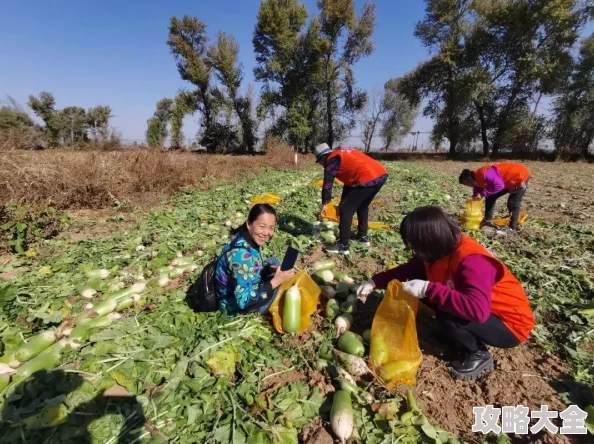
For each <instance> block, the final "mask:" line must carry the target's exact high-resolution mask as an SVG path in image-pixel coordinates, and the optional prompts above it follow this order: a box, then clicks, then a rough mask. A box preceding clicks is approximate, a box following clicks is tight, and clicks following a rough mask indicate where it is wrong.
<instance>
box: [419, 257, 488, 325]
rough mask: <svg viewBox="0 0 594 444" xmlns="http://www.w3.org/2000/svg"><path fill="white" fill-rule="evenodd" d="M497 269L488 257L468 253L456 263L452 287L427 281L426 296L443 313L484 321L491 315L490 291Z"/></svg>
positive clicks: (474, 320)
mask: <svg viewBox="0 0 594 444" xmlns="http://www.w3.org/2000/svg"><path fill="white" fill-rule="evenodd" d="M498 272H499V271H498V269H497V267H496V266H495V264H494V263H493V262H492V261H491V260H490V259H489V258H487V257H485V256H483V255H481V254H472V255H470V256H467V257H466V258H464V260H463V261H462V262H461V263H460V266H459V267H458V271H457V273H456V275H455V276H454V282H453V285H454V288H450V287H449V286H448V285H444V284H440V283H438V282H430V283H429V285H428V286H427V292H426V298H427V300H428V301H429V302H431V303H432V304H435V305H436V306H437V307H438V308H439V309H440V310H443V311H444V312H446V313H449V314H452V315H454V316H458V317H460V318H462V319H466V320H468V321H473V322H481V323H482V322H486V321H487V319H489V316H490V315H491V293H492V291H493V286H494V285H495V282H496V281H497V277H498V276H497V275H498Z"/></svg>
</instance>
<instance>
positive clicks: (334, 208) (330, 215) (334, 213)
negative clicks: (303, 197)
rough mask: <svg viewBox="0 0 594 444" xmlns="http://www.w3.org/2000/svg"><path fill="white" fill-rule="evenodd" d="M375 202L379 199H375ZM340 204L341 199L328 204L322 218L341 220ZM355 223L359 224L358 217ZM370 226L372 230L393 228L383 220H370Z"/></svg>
mask: <svg viewBox="0 0 594 444" xmlns="http://www.w3.org/2000/svg"><path fill="white" fill-rule="evenodd" d="M373 202H379V201H375V200H374V201H373ZM373 202H372V203H373ZM338 205H340V200H333V201H332V202H329V203H328V206H327V207H326V212H325V213H324V214H323V215H322V218H323V219H328V220H331V221H333V222H340V215H339V214H338ZM353 225H357V219H354V220H353ZM368 226H369V228H370V229H371V230H388V231H390V230H391V228H390V226H388V225H386V224H382V223H381V222H369V224H368Z"/></svg>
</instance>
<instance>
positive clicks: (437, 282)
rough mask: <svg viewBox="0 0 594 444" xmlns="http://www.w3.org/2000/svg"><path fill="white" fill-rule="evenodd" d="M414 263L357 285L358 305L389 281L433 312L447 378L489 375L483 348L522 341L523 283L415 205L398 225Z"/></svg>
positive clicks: (527, 320) (525, 316)
mask: <svg viewBox="0 0 594 444" xmlns="http://www.w3.org/2000/svg"><path fill="white" fill-rule="evenodd" d="M400 235H401V236H402V239H403V241H404V244H405V245H406V246H407V248H410V249H411V250H412V252H413V258H412V259H411V260H410V261H409V262H407V263H406V264H403V265H400V266H398V267H396V268H393V269H391V270H387V271H385V272H382V273H379V274H376V275H375V276H373V277H372V278H371V279H370V280H368V281H367V282H365V283H364V284H362V285H360V286H359V288H358V289H357V296H359V299H361V300H362V301H365V299H366V298H367V296H368V295H369V294H371V292H372V291H373V290H374V289H375V288H379V289H385V288H386V287H387V286H388V283H389V282H390V281H392V280H394V279H397V280H399V281H401V282H403V290H404V291H406V292H407V293H409V294H411V295H412V296H414V297H416V298H418V299H422V300H423V302H425V303H426V304H427V305H428V306H429V307H431V308H432V309H434V310H435V313H436V320H437V328H438V334H439V335H440V337H441V338H443V340H446V341H447V342H450V343H451V345H453V346H454V347H455V351H456V352H457V353H456V356H457V357H456V358H455V359H454V360H453V361H452V363H451V367H452V374H453V376H454V377H455V378H457V379H476V378H478V377H479V376H480V375H481V374H482V373H483V372H485V371H490V370H493V368H494V364H493V359H492V358H491V354H490V353H489V351H488V349H487V347H486V345H490V346H493V347H498V348H512V347H516V346H517V345H519V344H520V343H522V342H525V341H526V340H527V339H528V335H529V334H530V332H531V331H532V329H533V328H534V316H533V314H532V310H531V308H530V303H529V301H528V298H527V297H526V294H525V293H524V290H523V288H522V285H521V284H520V282H519V281H518V280H517V279H516V277H515V276H514V275H513V274H512V273H511V272H510V271H509V270H508V268H507V267H506V266H505V265H504V264H503V263H502V262H500V261H499V260H497V259H495V258H494V257H493V255H491V253H489V252H488V251H487V249H486V248H484V247H483V246H481V245H480V244H479V243H478V242H477V241H475V240H474V239H472V238H471V237H469V236H467V235H464V234H461V233H460V229H459V228H458V226H457V225H456V224H455V223H454V222H452V221H451V220H450V219H449V218H448V217H447V216H446V215H445V213H444V212H443V211H442V210H441V209H440V208H437V207H431V206H429V207H422V208H417V209H416V210H414V211H413V212H412V213H410V214H408V215H407V216H406V217H405V218H404V220H403V221H402V223H401V225H400Z"/></svg>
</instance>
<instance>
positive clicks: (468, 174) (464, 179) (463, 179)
mask: <svg viewBox="0 0 594 444" xmlns="http://www.w3.org/2000/svg"><path fill="white" fill-rule="evenodd" d="M473 180H474V174H472V171H470V170H468V169H466V170H462V173H460V177H459V178H458V183H460V184H465V183H468V182H472V181H473Z"/></svg>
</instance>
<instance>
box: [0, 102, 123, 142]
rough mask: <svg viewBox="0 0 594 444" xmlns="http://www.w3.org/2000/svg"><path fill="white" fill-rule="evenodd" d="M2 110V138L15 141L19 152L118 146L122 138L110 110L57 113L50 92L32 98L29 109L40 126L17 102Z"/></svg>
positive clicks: (72, 109) (70, 109)
mask: <svg viewBox="0 0 594 444" xmlns="http://www.w3.org/2000/svg"><path fill="white" fill-rule="evenodd" d="M1 105H2V106H0V134H2V136H3V138H7V139H12V141H13V143H15V144H16V145H17V147H19V148H47V147H57V146H61V145H64V146H86V145H89V144H95V145H98V146H104V145H106V144H109V145H110V146H115V145H118V144H119V142H120V140H119V136H118V135H117V134H116V133H115V132H114V130H113V129H112V128H111V127H110V125H109V121H110V119H111V118H112V117H113V116H112V111H111V108H110V107H109V106H103V105H98V106H95V107H93V108H89V109H88V110H85V109H84V108H81V107H79V106H68V107H66V108H63V109H56V107H55V105H56V100H55V98H54V96H53V95H52V94H51V93H49V92H42V93H40V94H39V96H33V95H32V96H29V101H28V103H27V105H28V106H29V108H30V109H31V110H32V111H33V112H34V114H35V115H36V116H37V117H39V118H40V119H41V120H42V121H43V125H38V124H37V123H35V122H34V121H33V119H31V117H30V116H29V115H28V114H27V112H26V111H25V110H24V109H22V107H20V106H19V105H18V104H17V103H16V101H15V100H14V99H12V98H11V97H7V100H5V101H4V103H2V104H1Z"/></svg>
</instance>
